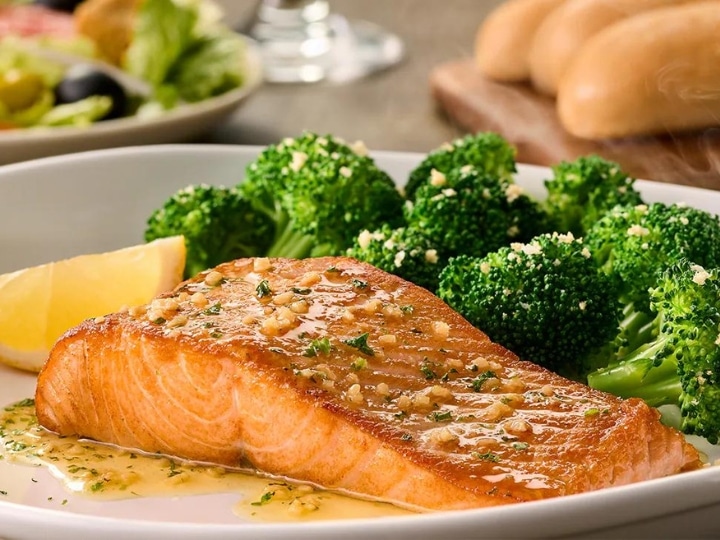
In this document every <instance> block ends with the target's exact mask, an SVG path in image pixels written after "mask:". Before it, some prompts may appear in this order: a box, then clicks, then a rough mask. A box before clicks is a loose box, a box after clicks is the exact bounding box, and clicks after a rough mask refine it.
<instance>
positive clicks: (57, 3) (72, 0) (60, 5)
mask: <svg viewBox="0 0 720 540" xmlns="http://www.w3.org/2000/svg"><path fill="white" fill-rule="evenodd" d="M82 1H83V0H34V3H35V4H38V5H40V6H45V7H48V8H50V9H54V10H56V11H67V12H68V13H72V12H73V11H75V8H76V7H77V6H78V4H79V3H80V2H82Z"/></svg>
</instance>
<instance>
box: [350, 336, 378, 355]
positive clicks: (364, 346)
mask: <svg viewBox="0 0 720 540" xmlns="http://www.w3.org/2000/svg"><path fill="white" fill-rule="evenodd" d="M369 336H370V333H369V332H365V333H364V334H360V335H359V336H358V337H355V338H350V339H344V340H343V343H344V344H345V345H349V346H350V347H354V348H356V349H357V350H358V351H360V352H361V353H363V354H367V355H368V356H374V355H375V351H373V350H372V348H371V347H370V346H369V345H368V342H367V340H368V337H369Z"/></svg>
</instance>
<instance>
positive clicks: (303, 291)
mask: <svg viewBox="0 0 720 540" xmlns="http://www.w3.org/2000/svg"><path fill="white" fill-rule="evenodd" d="M291 290H292V292H294V293H295V294H301V295H306V294H310V293H311V292H312V289H308V288H302V289H301V288H299V287H293V288H292V289H291Z"/></svg>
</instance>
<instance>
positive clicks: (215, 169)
mask: <svg viewBox="0 0 720 540" xmlns="http://www.w3.org/2000/svg"><path fill="white" fill-rule="evenodd" d="M258 150H259V149H258V148H253V147H218V146H193V145H186V146H182V145H170V146H165V145H159V146H151V147H139V148H121V149H113V150H103V151H97V152H88V153H82V154H76V155H72V156H62V157H56V158H48V159H43V160H38V161H32V162H27V163H19V164H15V165H10V166H6V167H0V253H1V254H2V255H0V272H6V271H10V270H14V269H17V268H20V267H24V266H28V265H31V264H38V263H42V262H46V261H49V260H53V259H58V258H61V257H67V256H72V255H77V254H80V253H84V252H94V251H101V250H108V249H113V248H119V247H122V246H127V245H130V244H134V243H137V242H140V241H142V232H143V229H144V222H145V219H146V217H147V216H148V214H149V212H150V211H151V210H152V209H153V208H155V207H156V206H157V205H158V204H160V203H161V202H162V201H164V200H165V198H167V196H169V195H170V194H171V193H173V192H174V191H175V190H176V189H179V188H180V187H183V186H185V185H188V184H190V183H198V182H208V183H216V184H225V185H232V184H235V183H237V182H238V181H239V180H240V179H241V178H242V176H243V170H244V167H245V165H246V164H247V163H248V162H249V161H250V160H251V159H253V157H254V156H255V155H256V154H257V152H258ZM375 155H376V158H377V161H378V163H379V165H380V166H381V167H383V168H384V169H385V170H387V171H388V172H389V173H390V174H391V175H392V176H393V177H394V178H396V179H397V180H398V181H400V182H402V181H403V180H404V178H405V176H406V174H407V172H408V170H409V169H410V168H411V167H412V166H414V165H415V164H416V163H417V162H418V160H419V159H420V158H421V156H419V155H414V154H398V153H376V154H375ZM546 175H547V170H546V169H543V168H540V167H531V166H521V167H520V172H519V176H518V182H519V183H521V184H522V185H525V186H527V187H528V188H529V189H530V191H531V192H533V193H536V194H538V195H540V194H541V193H542V180H543V179H544V178H545V177H546ZM638 185H639V187H640V189H641V190H642V191H643V193H644V195H645V197H646V199H647V200H649V201H654V200H662V201H680V200H682V201H685V202H687V203H688V204H691V205H694V206H697V207H700V208H704V209H707V210H710V211H720V192H709V191H702V190H696V189H690V188H686V187H680V186H672V185H666V184H656V183H651V182H640V183H639V184H638ZM0 309H2V308H1V307H0ZM34 385H35V377H34V376H33V375H31V374H26V373H21V372H18V371H13V370H10V369H8V368H2V367H0V402H2V403H0V405H4V404H7V403H10V402H13V401H14V400H19V399H22V398H26V397H30V396H31V395H32V394H33V391H34ZM618 452H622V449H620V448H619V449H618ZM42 473H43V471H41V470H38V471H37V475H34V477H35V479H36V480H37V482H33V483H29V482H25V484H23V485H18V483H17V482H18V481H17V480H14V479H13V475H11V474H5V475H4V476H3V475H0V491H7V492H10V491H11V490H12V492H13V493H17V492H18V491H20V492H21V495H20V496H17V495H16V496H15V498H14V499H13V502H8V499H9V498H8V497H7V496H6V497H5V500H3V496H0V538H8V539H26V538H54V539H58V540H61V539H80V538H91V537H92V538H99V537H101V538H103V539H104V540H114V539H126V538H131V537H133V536H135V537H140V538H153V539H158V540H164V539H194V538H204V539H230V538H232V539H235V540H238V539H259V540H268V539H281V538H282V539H283V540H285V539H287V538H295V539H313V540H330V539H337V538H343V539H360V538H372V539H390V538H392V539H400V540H408V539H412V540H421V539H435V538H452V539H454V540H457V539H470V538H549V537H571V538H609V537H610V538H611V537H615V538H639V537H646V538H661V537H667V538H677V537H683V538H688V537H699V536H703V537H718V535H720V520H719V519H717V515H718V512H720V467H712V468H707V469H704V470H701V471H696V472H692V473H687V474H682V475H677V476H674V477H671V478H664V479H659V480H653V481H649V482H643V483H639V484H635V485H631V486H626V487H619V488H612V489H606V490H601V491H597V492H594V493H588V494H583V495H575V496H570V497H563V498H558V499H554V500H547V501H540V502H531V503H523V504H518V505H511V506H506V507H500V508H490V509H480V510H471V511H464V512H448V513H435V514H427V515H413V516H407V517H405V516H403V517H392V518H375V519H368V520H350V521H339V520H338V521H329V522H314V523H290V524H288V523H284V524H258V523H249V522H242V521H241V520H240V518H237V517H236V516H234V515H233V514H232V513H231V512H230V505H231V504H232V501H233V500H236V497H234V496H232V495H227V494H226V495H213V496H201V497H177V498H166V499H162V498H159V499H131V500H127V501H119V502H98V501H88V500H87V499H81V498H76V497H72V496H69V495H68V494H67V493H65V492H63V491H62V489H61V488H60V487H59V485H58V484H57V482H55V481H54V480H52V479H51V478H49V477H44V476H42ZM49 497H52V501H49V500H48V498H49ZM63 498H66V499H68V503H67V504H66V505H60V504H59V503H58V502H57V501H58V500H61V499H63Z"/></svg>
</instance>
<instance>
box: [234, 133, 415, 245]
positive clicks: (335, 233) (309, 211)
mask: <svg viewBox="0 0 720 540" xmlns="http://www.w3.org/2000/svg"><path fill="white" fill-rule="evenodd" d="M365 152H366V150H365V148H364V146H362V147H360V146H358V147H355V148H353V147H351V146H349V145H347V144H345V143H344V142H343V141H341V140H340V139H337V138H335V137H332V136H330V135H328V136H325V137H322V136H319V135H317V134H314V133H310V132H305V133H303V134H302V135H301V136H300V137H297V138H294V139H291V138H288V139H285V140H283V141H282V142H281V143H279V144H277V145H271V146H269V147H267V148H266V149H265V150H264V151H263V152H262V153H261V154H260V156H259V157H258V158H257V159H256V160H255V161H254V162H253V163H251V164H250V165H249V166H248V167H247V170H246V178H245V181H244V182H243V183H242V184H240V186H239V189H240V191H241V192H242V193H243V194H244V195H245V197H246V198H247V199H248V200H251V201H253V202H254V204H255V205H256V207H257V208H258V210H262V211H263V212H265V213H266V214H267V215H268V216H270V217H271V219H272V220H273V222H274V223H275V224H276V235H275V238H274V240H273V242H272V245H271V246H270V248H269V249H268V252H267V255H268V256H271V257H295V258H301V257H306V256H316V255H338V254H341V253H344V252H345V250H346V249H347V248H349V247H350V246H351V245H352V243H353V241H354V240H355V237H356V236H357V234H358V233H359V232H360V231H361V230H362V229H365V228H367V229H371V230H372V229H375V228H378V227H380V226H381V225H383V224H385V223H387V224H390V225H400V224H401V223H402V205H403V202H404V201H403V197H402V195H401V194H400V192H399V191H398V189H397V187H396V185H395V183H394V182H393V180H392V179H391V178H390V177H389V176H388V175H387V174H386V173H385V172H384V171H382V170H381V169H379V168H378V167H377V165H376V164H375V162H374V161H373V160H372V159H371V158H370V157H368V156H367V155H365Z"/></svg>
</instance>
